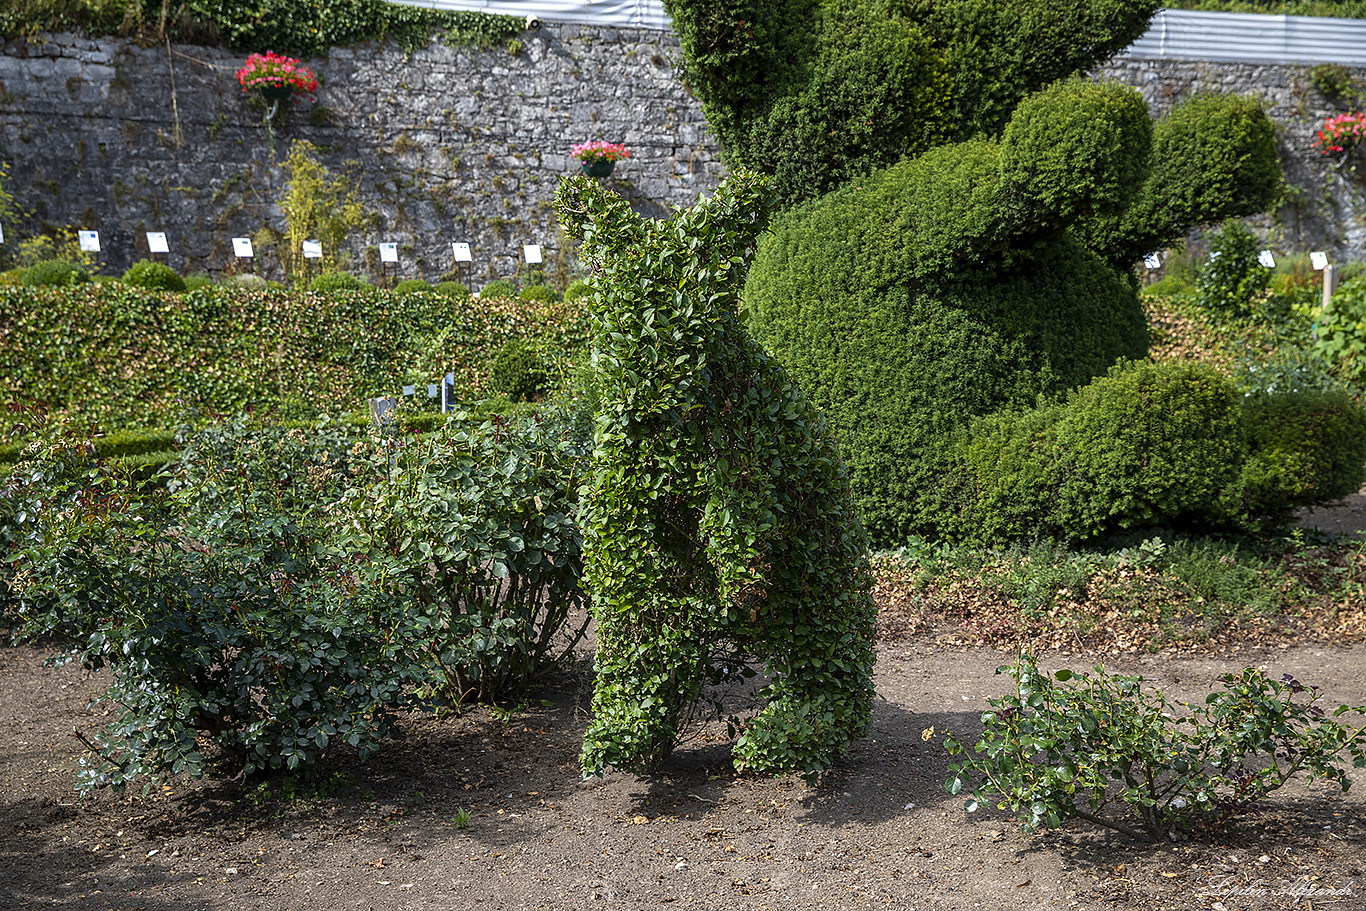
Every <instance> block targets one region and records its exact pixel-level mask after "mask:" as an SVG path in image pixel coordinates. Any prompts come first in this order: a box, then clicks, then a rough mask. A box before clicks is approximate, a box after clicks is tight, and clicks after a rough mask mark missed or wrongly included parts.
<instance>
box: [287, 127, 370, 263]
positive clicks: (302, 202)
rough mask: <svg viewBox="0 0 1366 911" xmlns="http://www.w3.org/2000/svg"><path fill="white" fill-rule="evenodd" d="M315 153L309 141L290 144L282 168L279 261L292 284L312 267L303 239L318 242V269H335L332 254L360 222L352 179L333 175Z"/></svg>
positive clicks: (361, 215)
mask: <svg viewBox="0 0 1366 911" xmlns="http://www.w3.org/2000/svg"><path fill="white" fill-rule="evenodd" d="M317 151H318V150H317V148H316V147H315V146H314V145H313V143H311V142H308V141H307V140H304V139H299V140H295V142H294V144H293V145H292V146H290V149H289V154H288V155H287V156H286V157H285V161H284V165H283V168H284V172H285V179H286V181H287V182H286V185H285V187H286V188H285V194H284V198H283V199H282V200H281V201H280V210H281V211H282V212H284V215H285V221H286V223H287V224H288V225H289V228H288V234H287V236H286V243H285V245H284V249H283V250H282V251H281V254H282V255H281V260H282V262H283V264H284V267H285V271H286V272H288V273H289V275H290V277H291V278H292V279H293V280H294V282H295V283H296V284H299V283H301V280H302V279H303V278H304V277H305V276H307V275H308V274H309V272H310V271H311V270H312V269H313V268H314V263H313V261H310V260H308V259H305V257H304V255H303V244H304V241H306V240H317V241H320V242H321V245H322V250H323V256H322V259H320V260H318V261H317V266H318V267H320V268H322V269H323V270H335V269H338V268H339V267H340V266H341V264H342V263H341V260H340V259H339V258H338V255H337V251H339V250H344V249H345V248H346V240H347V237H348V236H349V235H350V234H352V233H353V232H355V231H356V230H357V229H359V228H360V227H361V224H362V222H363V221H364V220H365V209H364V207H363V206H362V205H361V202H360V191H359V188H358V186H357V183H356V180H355V178H354V177H353V176H351V175H334V174H332V172H331V171H329V170H328V169H327V168H326V167H325V166H324V165H323V164H322V163H321V162H319V161H318V158H317Z"/></svg>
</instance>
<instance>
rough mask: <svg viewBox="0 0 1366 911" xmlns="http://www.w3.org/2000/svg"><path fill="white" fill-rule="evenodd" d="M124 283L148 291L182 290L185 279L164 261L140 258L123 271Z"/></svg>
mask: <svg viewBox="0 0 1366 911" xmlns="http://www.w3.org/2000/svg"><path fill="white" fill-rule="evenodd" d="M123 281H124V283H125V284H129V285H132V286H133V287H134V288H145V289H147V290H148V291H177V292H179V291H184V290H185V279H183V278H181V277H180V276H179V275H177V274H176V271H175V270H174V269H172V268H171V267H170V266H168V265H166V264H165V263H156V262H152V261H151V260H147V259H140V260H138V261H137V262H135V263H133V265H132V266H130V267H129V268H128V271H126V272H124V273H123Z"/></svg>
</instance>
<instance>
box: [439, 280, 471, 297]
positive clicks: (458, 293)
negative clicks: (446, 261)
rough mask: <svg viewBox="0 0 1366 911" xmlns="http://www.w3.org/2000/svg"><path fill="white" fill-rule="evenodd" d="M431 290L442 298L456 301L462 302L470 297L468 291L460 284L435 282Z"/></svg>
mask: <svg viewBox="0 0 1366 911" xmlns="http://www.w3.org/2000/svg"><path fill="white" fill-rule="evenodd" d="M433 290H434V291H436V293H437V294H440V295H442V296H443V297H453V298H456V299H458V300H464V299H465V298H467V297H469V296H470V289H469V288H467V287H466V286H465V285H464V284H462V283H461V282H437V283H436V287H435V288H434V289H433Z"/></svg>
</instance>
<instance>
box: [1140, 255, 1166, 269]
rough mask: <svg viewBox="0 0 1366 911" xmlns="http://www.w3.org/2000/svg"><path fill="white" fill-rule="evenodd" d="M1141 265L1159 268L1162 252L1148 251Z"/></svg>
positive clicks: (1160, 266)
mask: <svg viewBox="0 0 1366 911" xmlns="http://www.w3.org/2000/svg"><path fill="white" fill-rule="evenodd" d="M1143 265H1145V266H1147V267H1148V268H1149V269H1161V268H1162V254H1160V253H1149V254H1148V255H1147V256H1145V257H1143Z"/></svg>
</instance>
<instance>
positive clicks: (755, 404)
mask: <svg viewBox="0 0 1366 911" xmlns="http://www.w3.org/2000/svg"><path fill="white" fill-rule="evenodd" d="M768 199H769V194H768V192H767V187H766V181H765V180H764V179H763V178H761V177H760V176H759V175H756V174H754V173H753V172H749V171H744V170H739V171H734V172H732V174H731V176H730V177H729V178H727V180H726V181H725V182H724V183H723V184H722V185H721V187H720V188H718V190H717V192H716V195H715V196H714V197H713V198H712V199H710V200H706V201H703V202H699V203H698V204H697V205H696V206H694V207H693V208H691V209H689V210H686V211H682V212H678V213H675V214H674V215H673V216H671V217H670V218H669V219H667V220H664V221H657V220H653V219H643V218H641V217H640V216H638V215H637V214H636V213H634V212H633V211H632V210H631V208H630V205H629V204H628V203H627V202H626V200H624V199H622V198H621V197H620V196H617V195H616V194H613V193H611V192H608V191H605V190H603V189H602V188H601V187H600V186H598V184H597V182H596V181H593V180H590V179H588V178H585V177H574V178H570V179H567V180H565V181H564V182H562V183H561V185H560V190H559V193H558V194H557V197H556V207H557V209H558V210H559V213H560V218H561V222H562V224H563V225H564V227H565V230H566V232H567V233H568V234H569V236H571V237H573V238H576V239H580V240H582V241H583V249H582V253H581V255H582V256H583V257H584V258H585V260H586V261H587V262H588V263H589V264H590V265H591V266H592V268H593V269H594V275H595V276H596V278H595V280H594V282H595V285H596V287H597V288H598V290H599V294H598V295H596V296H595V298H594V300H595V302H596V308H597V309H596V311H595V313H594V320H595V333H594V355H593V363H594V365H595V367H596V369H597V371H598V376H597V384H596V385H597V396H598V408H597V411H598V417H597V421H596V425H595V429H596V432H595V448H594V451H593V460H592V477H591V479H590V480H589V481H588V483H587V485H586V486H585V488H584V495H583V496H584V499H583V505H582V507H581V512H580V527H581V529H582V532H583V536H584V564H585V568H584V584H585V587H586V588H587V590H588V591H589V592H590V593H591V594H592V598H593V612H594V617H595V619H596V621H597V634H598V651H597V655H596V659H595V669H596V671H597V677H596V683H595V689H594V695H593V720H592V722H591V724H590V726H589V729H588V731H587V733H586V734H585V737H584V748H583V754H582V756H581V760H580V761H581V763H582V765H583V768H584V770H585V772H588V773H600V772H601V771H602V770H603V768H604V767H605V766H609V765H611V766H615V767H616V768H619V769H623V770H630V771H635V772H643V771H647V770H650V769H653V768H654V767H656V766H657V765H658V764H659V763H660V762H661V761H663V759H664V758H665V757H666V756H668V754H669V752H670V751H671V750H672V749H673V747H674V745H675V744H676V743H677V741H678V738H679V735H680V733H681V731H682V730H683V728H684V727H685V726H686V724H687V723H688V720H689V717H690V716H691V714H692V712H693V711H694V709H695V707H696V706H697V702H698V699H699V697H700V696H701V695H702V693H703V688H704V686H705V685H706V684H708V683H715V684H722V683H734V682H737V681H739V680H741V679H742V678H744V677H747V676H749V675H751V674H752V673H753V672H752V671H750V670H749V669H748V661H749V660H750V659H751V658H753V659H758V660H760V661H762V662H763V663H764V664H765V665H766V667H767V670H768V674H769V677H770V679H771V682H770V683H769V684H768V685H767V686H765V687H763V688H762V690H761V691H760V693H759V696H760V698H761V699H762V700H763V701H764V703H765V705H764V707H763V708H762V710H761V711H759V712H758V714H757V715H754V716H753V717H746V718H737V719H732V723H733V730H736V731H738V732H740V737H739V740H738V741H737V742H736V744H735V748H734V757H735V765H736V767H737V768H739V769H750V770H754V771H758V772H784V771H801V772H805V773H815V772H817V771H819V770H821V769H826V768H829V766H830V764H831V762H832V761H833V757H834V755H835V754H836V753H837V752H838V751H840V750H842V749H844V748H845V747H846V746H847V745H848V744H849V743H850V742H851V741H852V740H853V739H854V738H857V737H859V736H861V735H862V734H863V733H864V732H865V731H866V729H867V726H868V723H869V718H870V712H871V702H872V696H873V688H872V677H871V670H872V663H873V658H874V655H873V648H872V640H873V621H874V615H875V610H874V607H873V603H872V600H871V596H870V592H869V585H870V578H869V571H868V562H867V555H866V540H865V538H864V535H863V532H862V529H861V528H860V527H859V523H858V520H857V517H856V515H855V513H854V511H853V505H852V502H851V499H850V496H849V488H848V484H847V482H846V480H845V478H844V475H843V471H842V470H841V466H840V463H839V458H838V455H837V453H836V451H835V448H834V446H833V445H832V443H831V441H830V440H829V438H828V437H827V436H826V431H825V427H824V424H823V422H822V421H821V420H820V418H819V416H818V415H817V413H816V411H815V410H814V409H813V408H812V407H811V405H810V404H808V403H807V402H806V400H805V399H804V398H803V397H802V395H801V393H800V391H799V389H798V387H797V386H796V385H795V384H794V383H793V382H792V381H791V380H790V379H789V378H788V377H787V375H786V374H785V373H784V371H783V370H782V369H781V368H780V367H779V366H778V364H777V362H776V361H774V360H773V359H771V358H770V357H769V356H768V355H767V354H766V353H765V352H764V350H763V349H762V348H761V347H760V346H759V345H758V344H757V343H756V342H755V341H754V340H753V339H752V338H751V337H750V336H749V335H747V334H746V333H745V331H744V330H743V328H742V327H741V325H740V321H739V318H738V314H737V312H736V307H737V305H738V302H739V295H738V290H739V286H740V282H741V280H742V278H743V274H744V271H745V268H746V263H747V261H748V259H749V257H750V256H751V255H752V251H753V249H754V244H755V242H756V240H757V238H758V236H759V234H760V232H761V231H762V230H763V229H764V226H765V223H766V221H767V216H768ZM718 709H719V706H718Z"/></svg>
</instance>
